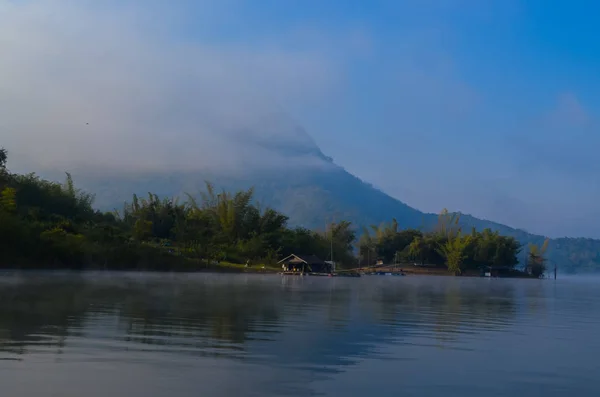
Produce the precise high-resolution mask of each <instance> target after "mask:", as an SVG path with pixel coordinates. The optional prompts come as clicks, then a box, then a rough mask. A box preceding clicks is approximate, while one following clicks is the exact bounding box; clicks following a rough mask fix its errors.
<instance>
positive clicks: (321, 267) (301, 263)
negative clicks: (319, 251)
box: [278, 254, 332, 273]
mask: <svg viewBox="0 0 600 397" xmlns="http://www.w3.org/2000/svg"><path fill="white" fill-rule="evenodd" d="M278 264H279V265H281V268H282V269H283V271H284V272H293V273H331V272H332V266H331V265H330V264H329V263H327V262H325V261H324V260H321V259H320V258H319V257H317V256H315V255H295V254H292V255H290V256H288V257H286V258H283V259H282V260H280V261H279V262H278Z"/></svg>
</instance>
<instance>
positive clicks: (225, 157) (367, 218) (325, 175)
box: [54, 113, 600, 272]
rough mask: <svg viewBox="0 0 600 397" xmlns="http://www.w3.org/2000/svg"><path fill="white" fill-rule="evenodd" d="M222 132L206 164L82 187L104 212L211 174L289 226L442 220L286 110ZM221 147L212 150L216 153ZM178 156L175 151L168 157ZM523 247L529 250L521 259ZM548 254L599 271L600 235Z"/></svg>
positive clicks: (194, 185) (96, 174)
mask: <svg viewBox="0 0 600 397" xmlns="http://www.w3.org/2000/svg"><path fill="white" fill-rule="evenodd" d="M223 137H227V139H228V140H229V141H230V146H229V149H231V150H228V152H227V153H222V154H221V153H220V152H218V153H214V154H216V155H213V156H211V157H210V158H209V159H204V158H202V157H201V156H198V159H197V161H198V162H199V163H202V162H204V166H203V167H193V169H194V171H189V170H186V168H184V169H180V170H179V171H175V170H172V169H171V170H169V171H156V169H157V168H156V167H155V168H154V170H153V171H146V172H141V171H139V170H137V171H136V170H135V169H134V168H133V167H134V166H135V163H132V166H131V169H132V171H119V173H114V171H113V172H112V173H111V171H110V170H109V169H108V168H109V167H107V169H105V170H99V169H95V170H94V171H93V172H87V173H86V172H84V171H80V172H74V173H73V175H74V177H75V178H76V180H77V181H78V184H79V185H80V186H82V187H83V188H84V189H86V190H88V191H91V192H93V193H95V194H96V197H97V200H96V205H97V206H99V207H100V208H101V209H104V210H113V209H119V208H121V207H122V205H123V202H124V201H126V200H127V201H128V200H130V199H131V196H132V194H133V193H135V194H137V195H146V194H147V193H148V192H153V193H155V194H158V195H159V196H163V197H174V196H179V197H183V196H184V195H185V193H190V194H192V195H197V194H198V193H200V192H201V191H203V190H204V188H205V186H204V181H206V180H208V181H211V182H213V183H214V184H215V186H216V187H217V188H222V189H225V190H239V189H247V188H249V187H254V188H255V197H256V199H257V200H258V201H260V202H261V203H262V204H263V205H265V206H271V207H273V208H275V209H277V210H279V211H281V212H283V213H285V214H286V215H288V216H289V217H290V224H292V225H297V226H303V227H307V228H323V227H325V224H326V223H328V222H331V221H335V220H341V219H345V220H349V221H351V222H352V223H353V224H355V225H357V227H360V226H368V225H372V224H380V223H382V222H387V221H390V220H391V219H392V218H396V219H397V221H398V223H399V225H400V227H403V228H418V229H422V230H428V229H429V228H431V227H432V226H433V225H434V224H435V223H436V221H437V215H436V214H427V213H423V212H421V211H418V210H416V209H414V208H412V207H410V206H408V205H406V204H405V203H403V202H401V201H400V200H397V199H395V198H392V197H390V196H389V195H387V194H385V193H384V192H382V191H380V190H378V189H375V188H374V187H373V186H371V185H369V184H368V183H365V182H363V181H362V180H360V179H359V178H357V177H355V176H354V175H352V174H350V173H348V172H347V171H345V170H344V169H343V168H341V167H339V166H337V165H336V164H334V163H333V161H332V160H331V158H329V157H327V156H326V155H325V154H323V152H322V151H321V149H320V148H319V147H318V146H317V145H316V143H315V142H314V141H313V139H312V138H311V137H310V135H309V134H308V133H307V132H306V131H305V130H304V129H303V128H302V127H300V126H298V125H297V124H296V123H295V122H294V121H293V120H291V119H290V118H289V117H287V116H286V115H285V114H283V113H272V114H269V115H267V116H265V117H262V118H257V119H256V121H254V122H252V123H250V124H248V127H247V128H241V129H240V128H238V129H233V130H225V131H223ZM208 143H210V142H207V144H208ZM220 147H221V146H218V147H214V148H212V150H213V151H218V148H220ZM194 148H195V147H194V143H193V142H189V144H188V147H185V148H182V156H183V149H186V150H185V152H186V153H189V152H193V150H194ZM165 150H166V149H165ZM163 154H165V155H166V152H165V153H163ZM238 155H239V156H238ZM177 156H178V153H174V154H171V156H170V157H177ZM215 159H216V161H215ZM206 163H208V164H206ZM158 169H160V167H159V168H158ZM187 169H190V168H187ZM199 169H200V170H199ZM80 170H82V169H81V168H80ZM54 176H57V175H56V174H55V175H54ZM440 210H441V208H440ZM449 210H452V209H451V208H450V209H449ZM461 223H462V226H463V227H464V228H469V229H470V228H471V227H475V228H477V229H478V230H482V229H484V228H490V229H493V230H498V231H499V232H501V233H502V234H505V235H510V236H514V237H515V238H517V239H518V240H519V241H520V242H521V243H522V244H524V245H526V244H529V243H535V244H542V243H543V241H544V237H543V236H539V235H533V234H530V233H527V232H525V231H523V230H518V229H514V228H511V227H508V226H505V225H502V224H498V223H495V222H491V221H487V220H482V219H478V218H475V217H472V216H470V215H463V216H462V217H461ZM525 251H526V248H525V249H524V250H523V253H522V254H521V257H522V259H523V258H524V257H525ZM548 255H549V259H550V261H551V266H553V264H554V263H556V264H557V265H558V266H559V268H560V269H561V270H562V271H567V272H574V271H578V272H581V271H597V270H598V271H600V241H599V240H592V239H583V238H574V239H573V238H563V239H555V240H551V241H550V244H549V251H548Z"/></svg>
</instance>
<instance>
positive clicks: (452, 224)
mask: <svg viewBox="0 0 600 397" xmlns="http://www.w3.org/2000/svg"><path fill="white" fill-rule="evenodd" d="M459 219H460V216H459V215H457V214H451V213H449V212H448V211H447V210H445V209H444V210H443V211H442V212H441V213H440V215H439V217H438V223H437V225H436V226H435V227H434V228H433V230H432V231H431V232H428V233H423V232H421V231H418V230H413V229H407V230H399V229H398V223H397V222H396V220H395V219H394V220H392V222H391V223H390V224H382V225H380V226H371V228H370V230H369V229H366V228H365V229H364V230H363V234H362V236H361V238H360V241H359V255H360V262H361V264H363V265H364V264H366V263H367V262H370V264H373V263H375V261H376V260H380V261H382V262H383V263H385V264H391V263H398V262H409V261H413V262H415V263H418V264H421V265H425V264H427V265H430V266H444V265H445V266H448V268H449V270H450V271H451V272H452V273H455V274H460V273H462V272H463V271H464V270H465V269H478V268H480V267H482V266H507V267H514V266H516V265H517V264H518V262H519V261H518V259H517V255H518V253H519V252H520V249H521V245H520V244H519V243H518V242H517V240H515V239H514V238H512V237H507V236H502V235H500V234H499V233H498V232H492V231H491V230H490V229H485V230H483V231H482V232H477V231H476V230H475V229H473V230H472V232H471V234H469V235H463V234H462V232H461V228H460V226H459Z"/></svg>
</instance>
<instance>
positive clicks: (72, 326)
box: [0, 273, 600, 397]
mask: <svg viewBox="0 0 600 397" xmlns="http://www.w3.org/2000/svg"><path fill="white" fill-rule="evenodd" d="M599 287H600V282H596V280H585V279H575V278H574V279H562V280H560V279H559V280H558V282H554V281H538V280H503V279H478V278H452V277H439V278H438V277H410V276H409V277H402V278H398V277H385V276H370V277H362V278H360V279H344V278H333V279H332V278H320V277H304V278H299V277H281V276H275V275H264V276H263V275H198V274H194V275H186V274H177V275H171V274H141V275H140V274H132V273H95V274H94V273H84V274H76V273H74V274H57V273H46V274H44V273H13V274H4V275H2V276H0V387H1V388H2V395H6V396H20V397H33V396H60V397H80V396H86V397H100V396H103V397H104V396H112V397H120V396H127V397H138V396H139V397H142V396H143V397H158V396H169V397H179V396H185V397H187V396H200V395H202V396H234V395H235V396H312V395H323V396H346V397H352V396H365V395H369V394H371V395H377V396H400V395H401V396H440V395H443V396H445V397H447V396H461V397H470V396H473V397H475V396H477V397H479V396H511V397H514V396H545V397H549V396H565V395H567V393H570V394H571V395H574V396H575V395H577V396H578V397H582V396H600V381H598V380H597V376H598V374H600V360H598V359H597V357H598V354H599V353H600V342H599V339H598V335H600V316H598V313H600V312H599V310H598V309H599V308H600V288H599Z"/></svg>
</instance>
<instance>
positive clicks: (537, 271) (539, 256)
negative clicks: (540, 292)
mask: <svg viewBox="0 0 600 397" xmlns="http://www.w3.org/2000/svg"><path fill="white" fill-rule="evenodd" d="M548 242H549V240H548V239H546V240H545V241H544V243H543V244H542V246H541V247H540V246H538V245H536V244H529V252H528V253H527V270H528V272H529V273H530V274H531V275H532V276H534V277H538V278H540V277H543V276H544V273H546V257H545V255H546V250H547V249H548Z"/></svg>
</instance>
